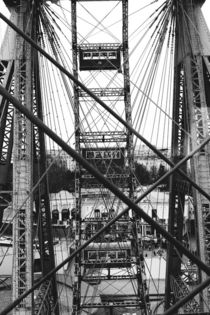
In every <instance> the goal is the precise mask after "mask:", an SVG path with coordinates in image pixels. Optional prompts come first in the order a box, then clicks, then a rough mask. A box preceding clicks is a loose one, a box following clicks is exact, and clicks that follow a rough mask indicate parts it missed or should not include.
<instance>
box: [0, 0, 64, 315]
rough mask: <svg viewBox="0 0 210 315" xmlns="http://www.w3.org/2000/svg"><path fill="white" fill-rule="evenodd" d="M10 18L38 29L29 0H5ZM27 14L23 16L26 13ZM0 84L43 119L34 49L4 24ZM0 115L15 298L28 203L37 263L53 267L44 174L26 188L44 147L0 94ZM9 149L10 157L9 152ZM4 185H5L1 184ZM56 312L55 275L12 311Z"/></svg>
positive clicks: (28, 266) (27, 239)
mask: <svg viewBox="0 0 210 315" xmlns="http://www.w3.org/2000/svg"><path fill="white" fill-rule="evenodd" d="M5 4H6V5H8V9H9V10H10V13H11V20H12V22H13V23H14V24H15V25H17V27H18V28H19V29H20V30H21V31H24V32H26V33H27V34H29V35H30V37H31V38H33V39H34V40H35V41H36V40H37V34H38V32H39V25H38V22H37V21H38V7H39V4H37V5H34V4H33V5H32V2H31V1H25V0H20V1H5ZM29 16H30V19H29V22H28V17H29ZM0 71H1V84H2V86H3V87H5V88H7V90H8V91H10V93H12V94H13V95H14V96H15V97H16V98H17V99H18V100H19V101H21V103H22V104H23V105H24V106H26V107H27V108H28V109H29V110H30V111H31V112H33V113H34V114H35V115H36V116H37V117H39V118H40V119H43V113H42V102H41V92H40V83H39V64H38V54H37V52H36V51H34V50H32V48H31V46H30V45H29V44H28V43H27V42H26V41H25V40H24V39H23V38H22V37H21V36H20V35H18V34H16V33H15V32H14V31H12V30H11V29H9V28H8V29H7V31H6V35H5V38H4V41H3V43H2V47H1V52H0ZM0 112H1V120H2V122H3V124H1V134H0V139H1V147H0V149H1V151H0V154H1V174H0V183H1V189H2V193H4V191H5V189H7V187H10V186H11V183H10V181H9V178H11V176H10V177H9V174H10V172H11V165H13V167H12V168H13V172H12V173H13V185H12V191H13V192H12V209H13V218H14V219H13V223H12V225H13V249H14V252H13V253H14V254H13V272H12V273H13V277H12V298H13V300H16V299H17V298H18V297H19V296H20V295H21V294H23V293H24V292H25V291H27V290H29V289H30V288H31V287H32V285H33V283H34V279H33V270H34V260H33V224H34V223H35V222H34V221H33V209H34V208H35V211H36V217H37V218H39V220H38V222H39V223H38V225H39V226H38V231H39V232H38V234H39V248H40V263H41V264H40V265H41V270H40V271H41V272H42V275H45V274H46V273H47V272H48V271H49V270H51V269H52V268H54V267H55V260H54V252H53V241H52V231H51V216H50V207H49V195H48V188H47V187H48V186H47V181H46V177H45V179H44V180H43V181H42V183H41V185H42V188H41V189H37V190H35V191H32V187H33V184H34V182H33V178H34V177H35V178H37V170H39V176H40V174H43V173H44V172H45V169H46V153H45V150H46V149H45V142H44V136H43V133H41V132H40V131H39V130H38V129H37V128H36V127H33V126H32V124H31V122H30V121H29V120H28V119H26V118H25V117H24V115H23V114H21V113H20V112H19V111H17V110H14V109H13V107H12V104H11V103H10V102H9V101H8V100H7V99H5V98H3V97H1V98H0ZM12 151H13V157H12ZM7 190H8V189H7ZM32 313H33V314H36V313H39V314H53V313H55V314H58V304H57V290H56V279H55V276H53V277H52V279H50V280H49V281H46V282H45V283H44V284H43V285H42V287H41V288H40V290H39V292H38V293H37V296H36V299H34V295H33V294H30V295H28V297H27V298H26V299H24V300H23V301H22V302H21V303H20V304H19V306H18V307H16V308H15V309H14V310H13V314H32Z"/></svg>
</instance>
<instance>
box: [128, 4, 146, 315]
mask: <svg viewBox="0 0 210 315" xmlns="http://www.w3.org/2000/svg"><path fill="white" fill-rule="evenodd" d="M122 47H123V77H124V103H125V120H126V121H127V122H128V123H129V124H130V125H131V126H132V115H131V94H130V67H129V43H128V0H122ZM127 159H128V166H129V192H128V193H129V197H130V198H131V199H132V200H134V198H135V196H134V193H135V186H136V184H135V177H134V173H135V172H134V148H133V134H132V133H131V132H130V131H129V130H127ZM132 215H133V217H134V218H135V221H134V230H133V235H134V239H135V248H134V250H135V254H136V268H137V274H136V279H137V285H138V289H137V290H138V296H139V298H140V300H141V308H142V314H147V308H149V304H148V305H146V300H145V297H146V281H144V280H145V279H144V273H145V271H144V270H145V268H144V261H143V251H142V244H141V238H140V237H141V236H140V220H139V219H138V217H137V216H136V214H135V213H133V214H132Z"/></svg>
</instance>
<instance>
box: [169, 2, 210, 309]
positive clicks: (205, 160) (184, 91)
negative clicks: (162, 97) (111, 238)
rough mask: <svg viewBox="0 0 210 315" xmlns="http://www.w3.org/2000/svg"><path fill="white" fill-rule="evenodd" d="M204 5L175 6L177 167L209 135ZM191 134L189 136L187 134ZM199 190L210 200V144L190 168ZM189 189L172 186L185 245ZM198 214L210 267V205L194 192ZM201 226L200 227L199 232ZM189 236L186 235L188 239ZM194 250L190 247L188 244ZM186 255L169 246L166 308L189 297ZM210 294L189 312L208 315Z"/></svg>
mask: <svg viewBox="0 0 210 315" xmlns="http://www.w3.org/2000/svg"><path fill="white" fill-rule="evenodd" d="M203 3H204V1H202V0H194V1H184V2H182V1H174V15H175V18H176V42H175V45H176V46H175V74H174V106H173V118H174V124H173V134H172V157H173V159H174V162H175V163H177V162H178V161H179V160H180V159H181V158H183V157H184V156H185V155H187V153H188V152H189V150H194V149H195V148H196V146H197V145H199V144H200V143H202V141H203V140H204V139H205V138H206V137H207V136H208V135H209V106H210V95H209V91H210V80H209V78H210V75H209V74H210V57H209V56H210V34H209V30H208V28H207V25H206V22H205V20H204V17H203V14H202V12H201V6H202V5H203ZM184 130H185V131H187V132H188V134H186V132H184ZM189 168H190V169H191V176H192V178H193V179H194V180H195V182H196V183H198V185H199V186H200V187H201V188H203V190H204V191H206V192H207V193H208V194H209V193H210V165H209V144H208V145H206V146H205V147H204V148H203V149H202V150H201V151H199V152H198V153H196V154H195V155H194V156H193V158H192V159H191V160H190V164H187V165H184V166H183V170H184V171H187V170H188V171H189ZM187 191H189V185H188V184H187V183H186V182H185V181H183V179H182V178H180V177H179V176H175V175H174V176H173V178H172V180H171V197H170V204H169V210H170V216H169V231H170V232H171V233H172V234H173V235H174V236H175V237H176V238H177V239H179V240H180V241H183V240H184V239H185V237H184V226H183V223H184V219H183V218H184V204H185V194H186V192H187ZM192 196H193V198H194V205H195V207H194V212H192V213H191V215H190V221H191V231H192V232H193V234H194V236H195V238H196V240H197V245H196V246H194V249H193V251H194V252H195V253H196V255H198V256H199V257H200V259H201V260H202V261H203V262H205V263H206V264H207V265H208V266H209V265H210V256H209V255H210V252H209V236H210V234H209V233H210V230H209V224H210V212H209V211H210V205H209V200H207V198H206V197H204V196H203V195H202V194H200V193H199V192H198V191H196V190H193V192H192ZM193 222H194V223H195V227H194V226H193ZM185 236H186V235H185ZM188 245H189V244H188ZM196 273H197V277H196V279H195V280H194V284H196V283H198V282H197V279H198V278H199V279H200V281H201V282H203V281H204V280H205V279H206V277H207V275H206V274H205V273H204V272H199V271H198V270H197V271H196ZM181 274H182V271H181V260H180V255H179V254H178V253H177V252H175V251H173V248H172V245H169V249H168V255H167V274H166V297H167V298H166V300H167V302H166V307H168V306H169V304H170V302H171V298H172V297H170V292H173V294H174V295H173V298H174V299H175V300H176V299H179V298H180V297H181V296H185V295H186V294H187V293H188V292H189V291H188V290H189V284H186V283H184V281H182V280H181ZM209 298H210V297H209V288H206V289H205V290H204V291H203V295H202V297H201V299H200V301H198V300H196V299H194V300H192V301H191V302H190V303H188V304H186V306H185V307H184V312H193V313H196V314H197V313H199V312H202V311H203V312H207V311H208V309H209V301H210V299H209Z"/></svg>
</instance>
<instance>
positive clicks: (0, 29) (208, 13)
mask: <svg viewBox="0 0 210 315" xmlns="http://www.w3.org/2000/svg"><path fill="white" fill-rule="evenodd" d="M130 1H136V0H130ZM0 12H1V13H3V14H5V15H6V16H7V17H9V14H8V10H7V8H6V6H5V4H4V1H3V0H0ZM203 14H204V17H205V19H206V22H207V24H208V27H209V29H210V0H206V2H205V3H204V5H203ZM4 31H5V23H4V22H3V21H2V20H1V19H0V43H1V41H2V39H3V36H4Z"/></svg>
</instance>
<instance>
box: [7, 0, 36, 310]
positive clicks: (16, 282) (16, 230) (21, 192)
mask: <svg viewBox="0 0 210 315" xmlns="http://www.w3.org/2000/svg"><path fill="white" fill-rule="evenodd" d="M16 9H17V14H18V27H19V28H20V29H21V30H24V31H26V29H25V28H26V22H27V27H28V29H27V32H28V33H30V27H31V21H29V23H28V21H27V20H26V19H27V17H28V16H29V15H28V13H29V10H30V3H28V1H24V0H20V2H19V5H18V6H17V8H16ZM16 38H17V39H16V59H15V68H14V80H15V83H14V84H15V86H14V96H15V97H16V98H17V99H19V100H20V101H21V103H22V104H23V105H24V106H26V107H27V108H28V109H29V110H30V111H32V78H31V71H32V68H31V47H30V45H29V44H27V43H26V42H24V40H23V39H22V38H21V37H20V36H19V35H17V37H16ZM13 152H14V155H13V216H14V220H13V249H14V256H13V257H14V258H13V279H12V284H13V300H15V299H17V298H18V296H20V295H21V294H22V293H24V292H25V291H27V290H28V289H30V288H31V287H32V283H33V275H32V270H33V268H32V256H33V247H32V217H33V216H32V214H33V202H32V196H31V195H30V190H31V187H32V125H31V122H30V121H29V120H28V119H26V118H25V117H24V115H22V114H21V113H20V112H19V111H17V110H15V111H14V147H13ZM32 313H33V296H32V295H29V296H28V297H27V298H26V299H25V300H23V301H22V303H21V304H20V305H19V307H17V308H16V309H14V311H13V314H32Z"/></svg>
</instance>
